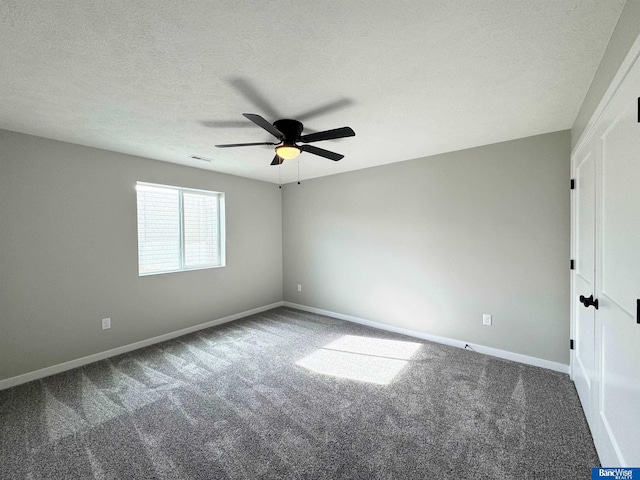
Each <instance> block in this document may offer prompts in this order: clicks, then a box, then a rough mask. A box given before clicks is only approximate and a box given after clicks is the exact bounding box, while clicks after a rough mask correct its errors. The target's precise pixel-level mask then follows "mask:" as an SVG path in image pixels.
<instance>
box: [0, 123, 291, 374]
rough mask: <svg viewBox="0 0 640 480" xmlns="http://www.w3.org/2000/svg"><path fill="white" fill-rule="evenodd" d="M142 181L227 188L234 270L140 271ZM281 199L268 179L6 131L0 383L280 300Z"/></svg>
mask: <svg viewBox="0 0 640 480" xmlns="http://www.w3.org/2000/svg"><path fill="white" fill-rule="evenodd" d="M136 181H146V182H155V183H163V184H169V185H178V186H184V187H193V188H201V189H209V190H216V191H223V192H225V193H226V206H227V210H226V212H227V225H226V226H227V267H225V268H219V269H207V270H199V271H191V272H181V273H172V274H165V275H154V276H147V277H138V259H137V226H136V193H135V189H134V187H135V183H136ZM280 199H281V194H280V190H279V189H278V187H277V186H276V185H273V184H269V183H264V182H258V181H254V180H248V179H244V178H239V177H233V176H229V175H222V174H216V173H213V172H209V171H204V170H201V169H194V168H188V167H183V166H179V165H173V164H169V163H163V162H157V161H153V160H148V159H143V158H139V157H133V156H128V155H122V154H118V153H114V152H108V151H104V150H98V149H93V148H87V147H82V146H79V145H73V144H69V143H62V142H57V141H54V140H46V139H43V138H39V137H33V136H29V135H22V134H18V133H13V132H7V131H0V342H1V343H0V379H5V378H8V377H12V376H15V375H18V374H22V373H26V372H29V371H33V370H36V369H39V368H43V367H47V366H51V365H54V364H57V363H60V362H64V361H67V360H72V359H76V358H79V357H83V356H86V355H90V354H93V353H97V352H101V351H104V350H108V349H111V348H115V347H118V346H122V345H126V344H129V343H132V342H136V341H139V340H143V339H147V338H150V337H153V336H156V335H161V334H164V333H168V332H172V331H175V330H178V329H181V328H186V327H190V326H193V325H197V324H200V323H203V322H207V321H209V320H214V319H217V318H221V317H224V316H227V315H231V314H235V313H239V312H242V311H246V310H249V309H252V308H256V307H260V306H263V305H267V304H270V303H273V302H278V301H281V300H282V224H281V220H282V216H281V204H280ZM104 317H111V321H112V328H111V330H106V331H104V332H103V331H102V330H101V327H100V320H101V319H102V318H104Z"/></svg>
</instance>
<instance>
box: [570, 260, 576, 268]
mask: <svg viewBox="0 0 640 480" xmlns="http://www.w3.org/2000/svg"><path fill="white" fill-rule="evenodd" d="M575 269H576V261H575V260H574V259H573V258H572V259H571V270H575Z"/></svg>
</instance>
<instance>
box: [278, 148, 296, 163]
mask: <svg viewBox="0 0 640 480" xmlns="http://www.w3.org/2000/svg"><path fill="white" fill-rule="evenodd" d="M276 155H278V156H279V157H280V158H282V159H284V160H291V159H293V158H296V157H297V156H298V155H300V149H299V148H298V147H295V146H291V145H282V146H280V147H276Z"/></svg>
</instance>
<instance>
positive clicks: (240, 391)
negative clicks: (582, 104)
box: [0, 308, 598, 479]
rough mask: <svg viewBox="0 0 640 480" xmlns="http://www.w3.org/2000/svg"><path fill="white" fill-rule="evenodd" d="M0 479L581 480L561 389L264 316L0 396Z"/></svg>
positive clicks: (325, 326)
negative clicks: (557, 479) (0, 451)
mask: <svg viewBox="0 0 640 480" xmlns="http://www.w3.org/2000/svg"><path fill="white" fill-rule="evenodd" d="M0 439H1V440H0V441H1V442H2V457H1V459H0V462H1V463H0V478H2V479H14V478H15V479H23V478H24V479H27V478H28V479H40V478H50V479H66V478H74V479H75V478H80V479H85V478H96V479H143V478H144V479H152V478H153V479H227V478H228V479H244V478H247V479H263V478H264V479H267V478H273V479H283V478H287V479H289V478H291V479H454V478H456V479H528V478H531V479H546V478H549V479H551V478H554V479H555V478H563V479H573V478H575V479H578V478H580V479H583V478H584V479H587V478H591V467H595V466H598V459H597V456H596V453H595V450H594V447H593V443H592V439H591V437H590V434H589V431H588V428H587V425H586V422H585V419H584V416H583V414H582V411H581V409H580V406H579V403H578V398H577V395H576V391H575V389H574V387H573V384H572V383H571V381H570V380H569V378H568V376H567V375H564V374H560V373H556V372H552V371H549V370H544V369H541V368H536V367H530V366H526V365H521V364H518V363H513V362H509V361H505V360H500V359H497V358H493V357H488V356H484V355H480V354H477V353H474V352H471V351H468V350H462V349H457V348H453V347H448V346H444V345H439V344H434V343H430V342H424V341H420V340H416V339H413V338H410V337H405V336H402V335H395V334H391V333H387V332H382V331H378V330H374V329H369V328H367V327H363V326H360V325H356V324H351V323H347V322H343V321H340V320H336V319H332V318H328V317H324V316H320V315H314V314H310V313H306V312H300V311H297V310H293V309H289V308H278V309H275V310H271V311H268V312H265V313H262V314H258V315H254V316H251V317H248V318H246V319H242V320H238V321H235V322H233V323H230V324H227V325H222V326H219V327H214V328H210V329H207V330H202V331H200V332H197V333H194V334H191V335H187V336H184V337H181V338H178V339H175V340H172V341H168V342H165V343H162V344H158V345H154V346H151V347H148V348H144V349H141V350H138V351H135V352H132V353H129V354H125V355H121V356H118V357H114V358H111V359H108V360H104V361H101V362H97V363H94V364H91V365H87V366H85V367H82V368H78V369H75V370H72V371H69V372H65V373H62V374H59V375H55V376H52V377H48V378H45V379H43V380H39V381H35V382H31V383H28V384H25V385H21V386H19V387H15V388H12V389H9V390H5V391H0Z"/></svg>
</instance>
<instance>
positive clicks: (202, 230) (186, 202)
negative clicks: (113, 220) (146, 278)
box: [136, 182, 225, 275]
mask: <svg viewBox="0 0 640 480" xmlns="http://www.w3.org/2000/svg"><path fill="white" fill-rule="evenodd" d="M136 191H137V196H138V274H139V275H151V274H156V273H168V272H179V271H183V270H196V269H201V268H212V267H223V266H224V264H225V263H224V262H225V258H224V257H225V255H224V193H219V192H209V191H206V190H192V189H188V188H179V187H170V186H166V185H154V184H150V183H141V182H138V183H137V184H136Z"/></svg>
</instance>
